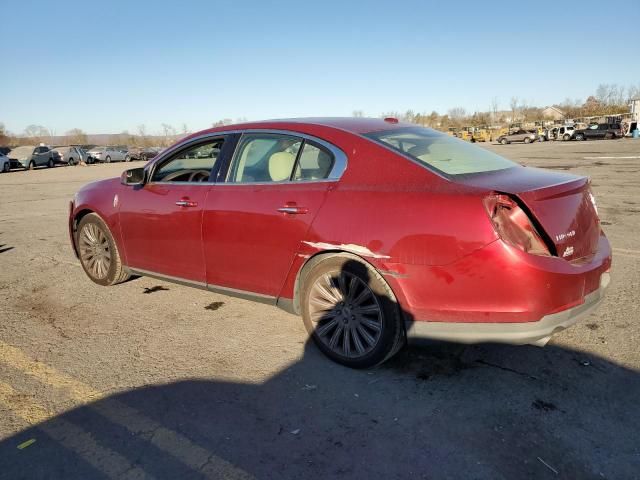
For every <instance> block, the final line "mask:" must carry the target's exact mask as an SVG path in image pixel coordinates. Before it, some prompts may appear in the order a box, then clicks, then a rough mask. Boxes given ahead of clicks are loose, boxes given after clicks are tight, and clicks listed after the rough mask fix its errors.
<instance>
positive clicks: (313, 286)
mask: <svg viewBox="0 0 640 480" xmlns="http://www.w3.org/2000/svg"><path fill="white" fill-rule="evenodd" d="M341 300H343V301H342V302H341ZM300 302H301V310H302V320H303V322H304V325H305V327H306V329H307V331H308V332H309V335H310V336H311V338H313V340H314V342H315V343H316V345H317V346H318V348H319V349H320V350H321V351H322V352H323V353H324V354H325V355H327V356H328V357H329V358H331V359H332V360H333V361H335V362H337V363H340V364H342V365H345V366H347V367H351V368H369V367H373V366H375V365H378V364H380V363H382V362H384V361H385V360H387V359H388V358H390V357H392V356H393V355H395V354H396V353H397V352H398V350H400V348H401V347H402V345H404V341H405V333H404V326H403V322H402V316H401V315H400V310H399V308H398V304H397V301H396V299H395V296H394V295H393V292H392V291H391V288H390V287H389V285H388V284H387V282H385V280H384V279H383V278H382V276H380V274H379V273H378V272H377V271H376V270H375V269H373V268H372V267H370V266H368V265H366V264H365V263H363V262H362V261H360V260H359V259H358V257H355V256H352V255H348V254H338V255H335V256H331V257H329V258H327V259H326V260H322V261H320V262H319V263H318V264H316V265H314V266H313V267H311V269H310V270H309V272H307V273H306V274H305V277H304V279H303V285H302V291H301V297H300ZM354 332H355V334H354Z"/></svg>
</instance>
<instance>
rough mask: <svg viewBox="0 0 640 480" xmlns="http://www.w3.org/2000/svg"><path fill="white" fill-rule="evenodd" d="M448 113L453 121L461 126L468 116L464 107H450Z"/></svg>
mask: <svg viewBox="0 0 640 480" xmlns="http://www.w3.org/2000/svg"><path fill="white" fill-rule="evenodd" d="M447 114H448V118H450V119H451V121H452V122H453V123H455V124H456V125H458V126H460V125H461V124H462V122H463V121H464V120H465V118H466V116H467V111H466V110H465V109H464V108H462V107H454V108H451V109H449V111H448V112H447Z"/></svg>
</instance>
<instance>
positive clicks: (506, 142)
mask: <svg viewBox="0 0 640 480" xmlns="http://www.w3.org/2000/svg"><path fill="white" fill-rule="evenodd" d="M508 143H509V140H507V139H506V138H503V139H502V140H500V144H501V145H506V144H508Z"/></svg>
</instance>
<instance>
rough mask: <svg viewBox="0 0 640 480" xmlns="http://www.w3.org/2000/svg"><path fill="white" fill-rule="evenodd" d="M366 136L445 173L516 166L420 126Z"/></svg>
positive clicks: (501, 158)
mask: <svg viewBox="0 0 640 480" xmlns="http://www.w3.org/2000/svg"><path fill="white" fill-rule="evenodd" d="M365 136H366V137H368V138H371V139H372V140H375V141H377V142H380V143H382V144H384V145H387V146H389V147H391V148H393V149H394V150H398V151H399V152H401V153H403V154H405V155H407V156H409V157H411V158H413V159H414V160H417V161H418V162H420V163H422V164H423V165H426V166H428V167H430V168H432V169H435V170H437V171H439V172H441V173H444V174H447V175H464V174H469V173H480V172H492V171H495V170H504V169H506V168H511V167H515V166H517V164H516V163H513V162H512V161H510V160H507V159H506V158H503V157H501V156H500V155H496V154H495V153H493V152H490V151H488V150H485V149H484V148H480V147H476V146H474V145H472V144H471V143H468V142H465V141H462V140H459V139H457V138H453V137H451V136H450V135H446V134H444V133H440V132H437V131H435V130H430V129H427V128H422V127H409V128H399V129H397V130H385V131H383V132H372V133H367V134H365Z"/></svg>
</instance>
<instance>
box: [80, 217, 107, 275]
mask: <svg viewBox="0 0 640 480" xmlns="http://www.w3.org/2000/svg"><path fill="white" fill-rule="evenodd" d="M78 247H79V250H80V259H81V260H82V263H83V264H84V266H85V267H86V268H87V270H89V271H90V272H91V274H92V275H93V276H94V277H95V278H97V279H103V278H106V276H107V275H108V274H109V268H111V251H110V249H109V240H108V239H107V236H106V235H105V233H104V232H103V231H102V229H101V228H100V227H98V226H97V225H95V224H93V223H87V224H85V225H84V227H82V230H81V231H80V235H78Z"/></svg>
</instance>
